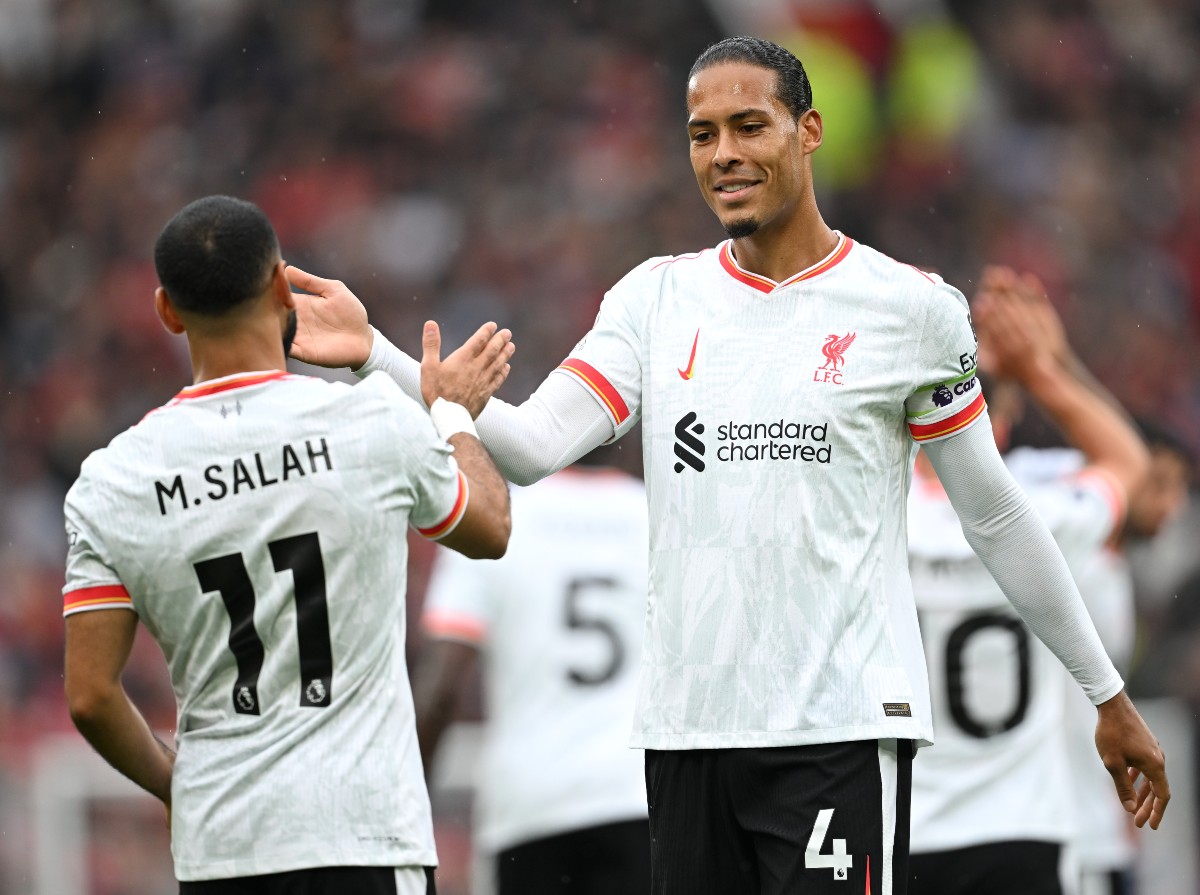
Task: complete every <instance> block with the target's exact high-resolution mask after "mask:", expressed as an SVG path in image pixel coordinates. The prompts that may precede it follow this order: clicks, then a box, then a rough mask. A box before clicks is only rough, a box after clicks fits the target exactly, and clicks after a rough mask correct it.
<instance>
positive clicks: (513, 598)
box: [425, 467, 648, 850]
mask: <svg viewBox="0 0 1200 895" xmlns="http://www.w3.org/2000/svg"><path fill="white" fill-rule="evenodd" d="M512 516H513V534H512V538H511V540H510V542H509V548H508V553H507V555H506V556H505V557H504V558H503V559H502V560H499V561H498V562H494V563H477V562H471V561H469V560H464V559H463V558H461V557H459V556H457V555H454V554H450V553H448V552H445V551H443V552H442V553H441V554H440V556H439V560H438V564H437V566H436V567H435V572H434V578H433V580H432V581H431V584H430V593H429V600H428V604H427V609H426V615H425V625H426V627H427V629H428V630H429V631H430V633H432V634H434V635H440V636H453V635H454V632H456V631H457V632H459V633H460V634H465V635H466V639H469V640H472V641H473V642H476V643H479V644H480V645H481V647H482V651H483V658H484V666H483V670H484V683H485V694H486V712H487V732H486V735H485V744H484V752H483V756H482V758H481V763H480V767H479V773H478V784H479V802H478V806H477V823H476V827H477V837H478V839H479V842H480V844H481V845H482V846H483V847H484V848H485V849H488V850H500V849H503V848H507V847H509V846H511V845H513V844H515V843H518V842H522V841H527V840H530V839H534V838H539V837H543V836H547V835H551V834H554V833H558V832H563V831H567V830H571V829H577V828H581V827H587V826H593V825H598V824H603V823H609V822H613V821H620V820H628V819H631V818H634V817H638V816H644V815H645V813H646V796H645V784H644V782H643V772H642V756H641V753H640V752H638V751H635V750H632V749H630V748H629V734H630V728H631V725H632V718H633V708H634V701H635V694H636V685H637V675H638V667H639V660H640V654H641V642H642V629H643V627H644V624H645V614H646V577H647V572H646V564H647V540H648V532H647V516H646V496H645V488H644V486H643V484H642V482H641V481H639V480H637V479H635V478H633V477H632V476H629V475H627V474H625V473H621V472H617V471H614V470H610V469H589V468H585V467H572V468H570V469H567V470H564V471H562V472H560V473H557V474H556V475H554V476H551V477H550V478H548V479H546V480H544V481H542V482H539V483H538V484H536V485H533V486H531V487H529V488H524V489H520V490H517V491H515V492H514V494H513V498H512Z"/></svg>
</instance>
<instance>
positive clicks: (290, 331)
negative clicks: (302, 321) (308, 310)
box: [283, 310, 296, 357]
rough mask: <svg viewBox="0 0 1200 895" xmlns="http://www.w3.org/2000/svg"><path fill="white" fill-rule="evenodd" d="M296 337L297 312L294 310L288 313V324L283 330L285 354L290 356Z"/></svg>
mask: <svg viewBox="0 0 1200 895" xmlns="http://www.w3.org/2000/svg"><path fill="white" fill-rule="evenodd" d="M295 338H296V312H295V311H294V310H293V311H292V312H291V313H290V314H288V322H287V326H286V327H284V330H283V356H284V357H288V356H289V355H291V353H292V342H293V341H294V340H295Z"/></svg>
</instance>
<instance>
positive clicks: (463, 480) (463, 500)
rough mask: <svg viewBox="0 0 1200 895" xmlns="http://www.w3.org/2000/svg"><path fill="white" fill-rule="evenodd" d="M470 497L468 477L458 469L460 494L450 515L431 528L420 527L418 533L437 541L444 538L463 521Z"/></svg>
mask: <svg viewBox="0 0 1200 895" xmlns="http://www.w3.org/2000/svg"><path fill="white" fill-rule="evenodd" d="M469 497H470V489H469V488H467V477H466V476H465V475H463V474H462V470H461V469H460V470H459V471H458V496H457V497H456V498H455V500H454V507H453V508H452V509H451V510H450V515H448V516H447V517H446V518H445V519H443V520H442V521H441V522H439V523H438V524H437V525H432V526H430V527H429V528H418V529H417V534H419V535H421V536H422V537H426V538H429V539H430V540H431V541H436V540H437V539H438V538H444V537H445V536H446V535H448V534H450V532H452V531H454V529H455V528H456V527H457V526H458V523H459V522H461V521H462V517H463V515H464V514H465V513H466V512H467V501H468V499H469Z"/></svg>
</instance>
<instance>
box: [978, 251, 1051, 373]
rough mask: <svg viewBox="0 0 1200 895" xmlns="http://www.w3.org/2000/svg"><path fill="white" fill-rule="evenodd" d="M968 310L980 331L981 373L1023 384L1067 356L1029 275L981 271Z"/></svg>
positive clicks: (1006, 270)
mask: <svg viewBox="0 0 1200 895" xmlns="http://www.w3.org/2000/svg"><path fill="white" fill-rule="evenodd" d="M971 309H972V317H973V319H974V320H975V323H976V325H977V328H978V332H979V367H980V369H981V370H982V371H983V372H984V373H986V374H989V375H992V376H997V377H1001V378H1011V379H1015V380H1017V381H1018V382H1021V383H1022V384H1028V383H1029V382H1030V381H1031V380H1032V379H1034V378H1035V377H1037V376H1038V375H1039V374H1040V373H1041V372H1044V371H1045V368H1046V365H1047V364H1056V363H1062V362H1063V361H1064V359H1065V358H1066V357H1067V355H1068V354H1069V350H1070V349H1069V348H1068V346H1067V342H1066V335H1065V331H1064V329H1063V325H1062V321H1061V320H1060V319H1059V317H1058V314H1057V312H1056V311H1055V310H1054V306H1053V305H1051V304H1050V300H1049V299H1048V298H1047V297H1046V291H1045V288H1044V287H1043V286H1042V284H1041V282H1040V281H1039V280H1038V278H1037V277H1035V276H1033V275H1032V274H1024V275H1018V274H1017V273H1016V272H1015V271H1013V270H1011V269H1010V268H1007V267H989V268H987V269H985V270H984V274H983V279H982V281H981V283H980V288H979V292H978V293H977V294H976V296H975V301H974V302H973V303H972V306H971Z"/></svg>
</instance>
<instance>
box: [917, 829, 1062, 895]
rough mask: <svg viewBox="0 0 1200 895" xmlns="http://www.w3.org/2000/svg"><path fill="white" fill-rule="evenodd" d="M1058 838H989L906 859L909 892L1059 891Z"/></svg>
mask: <svg viewBox="0 0 1200 895" xmlns="http://www.w3.org/2000/svg"><path fill="white" fill-rule="evenodd" d="M1061 853H1062V847H1061V846H1060V845H1059V844H1058V843H1057V842H1037V841H1033V840H1029V841H1026V840H1021V841H1013V842H989V843H988V844H986V845H972V846H969V847H967V848H955V849H950V850H948V851H936V852H923V853H921V854H915V855H913V856H912V857H911V858H910V859H909V865H908V866H909V875H908V893H909V895H1062V891H1063V889H1062V880H1061V878H1060V877H1059V869H1058V864H1059V857H1060V855H1061Z"/></svg>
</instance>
